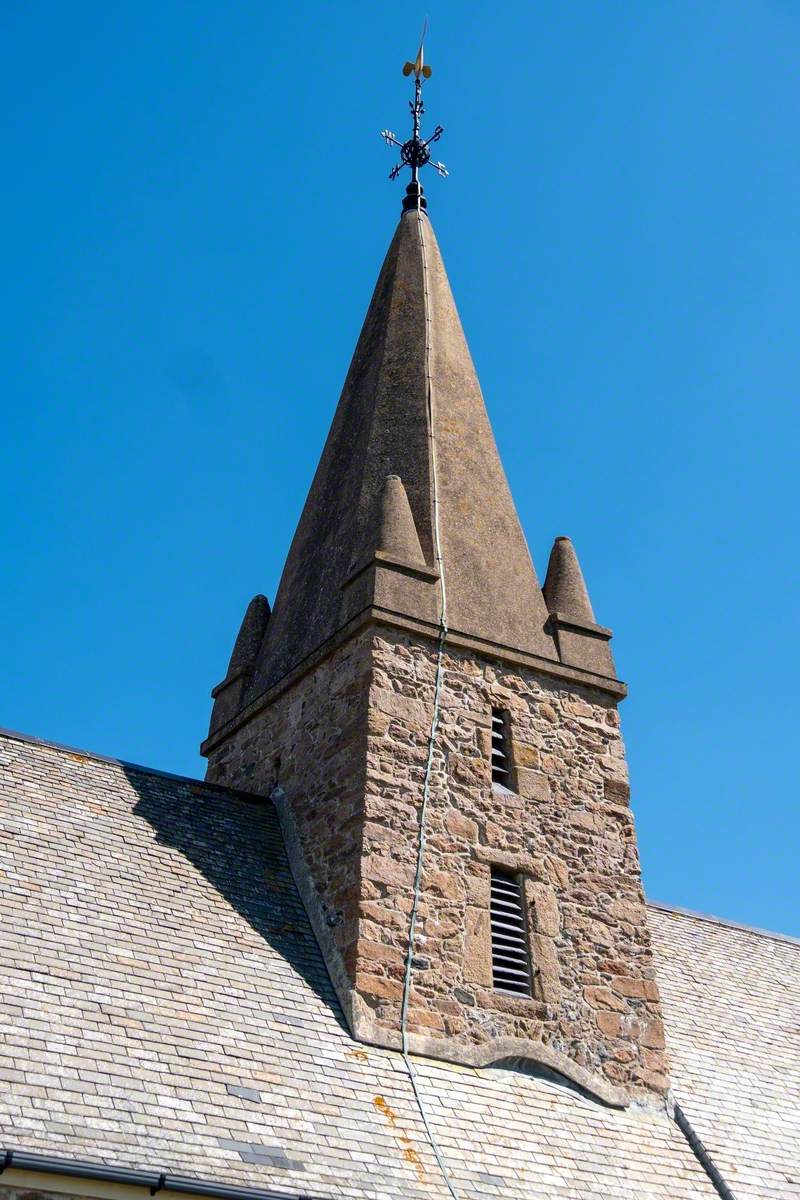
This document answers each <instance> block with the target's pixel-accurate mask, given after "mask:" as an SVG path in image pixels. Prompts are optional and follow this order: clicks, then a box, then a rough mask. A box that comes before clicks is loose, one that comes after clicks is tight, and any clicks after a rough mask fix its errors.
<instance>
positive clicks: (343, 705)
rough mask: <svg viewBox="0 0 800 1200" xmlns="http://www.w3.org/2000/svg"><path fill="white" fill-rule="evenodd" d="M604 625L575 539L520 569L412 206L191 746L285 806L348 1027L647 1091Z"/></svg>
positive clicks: (477, 1062)
mask: <svg viewBox="0 0 800 1200" xmlns="http://www.w3.org/2000/svg"><path fill="white" fill-rule="evenodd" d="M610 637H611V634H610V631H609V630H608V629H605V628H603V627H602V626H600V625H598V624H597V622H596V621H595V617H594V613H593V611H592V606H591V603H590V600H589V596H588V592H587V589H586V586H585V583H584V580H583V577H582V574H581V570H580V566H579V564H578V560H577V557H576V554H575V550H574V549H573V547H572V544H571V542H570V541H569V540H568V539H566V538H558V539H556V542H555V545H554V547H553V552H552V555H551V558H550V564H549V567H548V571H547V577H546V580H545V585H544V588H543V589H542V588H541V587H540V585H539V582H538V580H537V577H536V573H535V571H534V567H533V564H532V562H531V558H530V555H529V553H528V549H527V545H526V542H525V538H524V535H523V532H522V529H521V527H520V523H519V519H518V517H517V513H516V510H515V508H514V503H513V500H512V498H511V494H510V492H509V488H508V484H507V482H506V478H505V474H504V472H503V468H502V465H501V463H500V459H499V456H498V453H497V448H496V446H495V442H494V438H493V436H492V432H491V428H490V426H489V421H488V418H487V414H486V409H485V407H484V403H483V398H482V396H481V391H480V387H479V384H478V380H477V377H476V374H475V370H474V367H473V365H472V361H471V359H470V355H469V351H468V349H467V345H466V342H465V340H464V335H463V332H462V329H461V324H460V321H459V318H458V314H457V312H456V308H455V304H454V302H453V297H452V294H451V291H450V286H449V284H448V280H447V276H446V273H445V269H444V264H443V262H442V258H441V255H440V252H439V248H438V245H437V243H436V238H435V236H434V233H433V230H432V227H431V224H430V221H429V219H428V217H427V215H426V213H425V212H424V211H423V210H422V209H421V207H412V208H410V210H409V211H405V212H404V213H403V215H402V217H401V219H400V223H399V225H398V228H397V231H396V233H395V235H394V238H393V240H392V243H391V245H390V247H389V251H388V253H387V255H386V259H385V262H384V264H383V268H382V270H381V273H380V276H379V278H378V282H377V286H376V288H375V292H374V295H373V298H372V302H371V304H370V307H369V311H368V313H367V316H366V320H365V322H364V326H363V329H362V332H361V336H360V338H359V341H358V345H357V346H356V350H355V354H354V356H353V360H352V363H351V366H350V370H349V373H348V376H347V379H346V381H345V385H344V390H343V392H342V396H341V399H340V401H339V405H338V408H337V410H336V414H335V416H334V419H333V424H332V426H331V430H330V433H329V435H328V439H327V442H326V445H325V448H324V450H323V453H322V458H321V460H320V463H319V466H318V468H317V472H316V475H315V477H314V481H313V483H312V485H311V490H310V492H309V495H308V499H307V501H306V505H305V508H304V510H303V514H302V516H301V519H300V523H299V525H298V528H297V532H296V533H295V536H294V540H293V542H292V545H291V548H290V550H289V555H288V558H287V560H286V565H285V568H284V572H283V577H282V579H281V583H280V587H279V589H278V593H277V596H276V597H275V602H274V607H273V609H272V611H270V608H269V605H268V603H267V601H266V599H265V598H264V597H263V596H257V597H256V598H255V600H253V601H252V602H251V604H250V606H249V608H248V610H247V614H246V615H245V618H244V622H243V624H242V629H241V631H240V633H239V636H238V638H237V640H236V645H235V647H234V651H233V655H232V657H231V663H230V667H229V669H228V673H227V675H226V677H225V679H224V680H223V682H222V683H220V684H219V685H218V686H217V687H216V688H215V689H214V691H213V696H214V701H215V702H214V710H213V715H212V719H211V729H210V732H209V736H208V738H207V740H206V742H205V743H204V745H203V753H204V754H205V755H207V757H208V760H209V765H208V776H207V777H208V779H209V780H211V781H214V782H220V783H224V784H228V785H232V786H235V787H240V788H244V789H247V790H249V791H252V792H259V793H263V794H269V795H271V796H272V797H273V799H274V800H275V802H276V804H277V805H278V808H279V811H280V814H281V819H282V822H283V826H284V832H285V836H286V841H287V845H288V846H289V851H290V854H291V856H292V858H293V867H294V870H295V874H296V876H297V880H298V884H299V886H300V889H301V892H302V894H303V897H304V900H305V902H306V904H307V906H308V909H309V914H310V916H311V919H312V922H313V924H314V927H315V930H316V932H317V935H318V937H319V940H320V943H321V946H322V949H323V953H324V954H325V957H326V961H327V965H328V968H329V970H330V974H331V977H332V979H333V981H334V984H335V986H336V989H337V992H338V994H339V997H340V1000H341V1003H342V1007H343V1009H344V1012H345V1015H346V1018H347V1020H348V1022H349V1025H350V1028H351V1030H352V1033H353V1035H354V1036H355V1037H356V1038H358V1039H359V1040H361V1041H364V1042H368V1043H372V1044H376V1045H382V1046H388V1047H400V1046H401V1045H402V1044H404V1043H405V1045H407V1047H408V1049H409V1050H410V1051H411V1052H416V1053H422V1054H426V1055H430V1056H434V1057H440V1058H445V1059H449V1060H451V1061H455V1062H460V1063H464V1064H470V1065H473V1066H483V1065H488V1064H501V1063H514V1064H515V1065H518V1066H519V1065H522V1064H536V1065H537V1067H538V1068H539V1069H541V1067H544V1068H546V1069H551V1070H555V1071H557V1072H559V1073H560V1074H561V1075H563V1076H566V1077H568V1078H570V1079H571V1080H573V1081H575V1082H576V1083H578V1084H579V1085H581V1086H582V1087H584V1088H585V1089H587V1090H589V1091H590V1092H592V1093H593V1094H594V1095H596V1096H598V1097H600V1098H601V1099H603V1100H605V1101H607V1102H608V1103H612V1104H626V1103H628V1102H629V1100H630V1099H631V1098H632V1097H638V1098H639V1099H642V1098H645V1097H646V1096H647V1095H648V1094H649V1095H650V1096H653V1095H654V1094H660V1093H664V1092H665V1090H666V1088H667V1085H668V1080H667V1068H666V1060H665V1054H664V1041H663V1030H662V1025H661V1020H660V1011H659V997H658V991H657V987H656V983H655V972H654V967H653V960H652V956H651V950H650V944H649V939H648V932H647V925H646V917H645V905H644V898H643V894H642V887H641V881H640V873H639V862H638V853H637V846H636V837H635V833H634V827H633V820H632V817H631V812H630V808H629V804H628V799H629V793H628V783H627V773H626V766H625V757H624V749H623V744H622V738H621V734H620V729H619V718H618V713H617V704H618V702H619V701H620V700H621V699H622V698H623V696H624V695H625V687H624V685H623V684H622V683H620V682H619V681H618V679H617V677H616V673H615V669H614V664H613V660H612V657H611V652H610V647H609V639H610ZM265 886H267V885H266V882H265Z"/></svg>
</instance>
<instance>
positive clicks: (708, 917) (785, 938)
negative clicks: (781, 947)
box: [645, 900, 800, 946]
mask: <svg viewBox="0 0 800 1200" xmlns="http://www.w3.org/2000/svg"><path fill="white" fill-rule="evenodd" d="M645 903H646V904H647V907H648V908H656V909H658V910H659V911H661V912H668V913H675V914H676V915H677V916H680V917H692V918H694V920H696V921H707V922H708V923H709V925H723V926H724V927H725V928H726V929H739V930H741V931H742V932H743V933H755V934H757V935H758V936H759V937H767V938H772V939H773V940H774V941H776V942H788V943H789V945H790V946H800V938H796V937H792V935H791V934H789V933H778V932H777V931H776V930H774V929H760V928H759V927H758V926H757V925H743V924H742V923H741V922H740V921H729V920H728V919H727V918H726V917H715V916H713V915H712V914H710V913H701V912H695V910H694V909H692V908H681V906H680V905H678V904H663V903H662V902H661V901H660V900H647V901H645Z"/></svg>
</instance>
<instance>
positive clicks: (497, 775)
mask: <svg viewBox="0 0 800 1200" xmlns="http://www.w3.org/2000/svg"><path fill="white" fill-rule="evenodd" d="M492 783H499V784H501V785H502V786H503V787H506V788H508V789H509V790H511V788H512V786H513V783H512V778H511V751H510V747H509V738H508V715H507V714H506V713H504V712H503V710H502V708H493V709H492Z"/></svg>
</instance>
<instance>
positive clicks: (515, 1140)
mask: <svg viewBox="0 0 800 1200" xmlns="http://www.w3.org/2000/svg"><path fill="white" fill-rule="evenodd" d="M0 871H2V875H0V880H1V881H2V887H1V888H0V897H1V898H0V904H1V905H2V909H1V910H0V911H2V922H1V933H0V936H1V937H2V962H3V976H4V979H3V983H4V986H3V988H2V998H1V999H0V1037H1V1038H2V1041H1V1042H0V1080H2V1081H3V1082H4V1084H5V1085H6V1086H5V1087H4V1088H3V1089H2V1092H1V1093H0V1135H2V1136H0V1146H2V1147H4V1148H5V1147H11V1148H16V1149H20V1150H27V1151H34V1152H37V1151H38V1152H40V1153H48V1154H51V1155H57V1156H61V1157H67V1158H76V1159H85V1160H92V1161H98V1162H107V1163H114V1164H117V1165H123V1166H130V1167H136V1168H144V1169H153V1168H157V1169H159V1170H165V1171H169V1172H173V1173H176V1174H184V1175H191V1176H198V1177H204V1178H207V1179H208V1178H211V1179H217V1180H220V1181H224V1182H226V1183H233V1184H243V1185H252V1186H257V1187H261V1188H276V1189H280V1190H281V1191H296V1192H304V1193H306V1194H310V1195H313V1196H319V1197H325V1196H330V1197H333V1196H352V1197H359V1198H364V1200H383V1198H384V1197H385V1198H389V1197H400V1196H403V1197H436V1198H438V1197H446V1196H447V1194H448V1193H447V1190H446V1188H445V1186H444V1183H443V1180H442V1176H441V1173H440V1172H439V1170H438V1168H437V1165H436V1163H435V1160H434V1158H433V1155H432V1153H431V1150H430V1148H429V1145H428V1142H427V1138H426V1136H425V1132H424V1129H423V1126H422V1123H421V1120H420V1116H419V1111H418V1109H417V1107H416V1104H415V1101H414V1097H413V1093H412V1090H411V1087H410V1084H409V1080H408V1077H407V1074H406V1071H405V1068H404V1065H403V1061H402V1058H401V1057H400V1056H399V1055H398V1054H396V1053H394V1052H391V1051H383V1050H375V1049H372V1048H370V1047H365V1046H362V1045H359V1044H357V1043H355V1042H354V1041H353V1040H352V1039H351V1038H350V1036H349V1034H348V1032H347V1030H346V1028H345V1026H344V1024H343V1021H342V1017H341V1014H340V1012H339V1009H338V1007H337V1004H336V1000H335V997H334V994H333V990H332V988H331V985H330V982H329V980H328V978H327V975H326V972H325V968H324V965H323V963H322V959H321V956H320V954H319V951H318V949H317V946H316V943H315V940H314V937H313V934H312V932H311V929H310V927H309V925H308V922H307V920H306V916H305V913H304V911H303V908H302V905H301V902H300V900H299V897H298V895H297V892H296V890H295V888H294V885H293V882H292V879H291V875H290V873H289V870H288V866H287V862H286V858H285V855H284V851H283V846H282V842H281V838H280V830H279V826H278V823H277V818H276V815H275V812H274V810H273V808H272V806H271V804H270V803H269V802H268V801H265V800H259V799H257V798H253V797H247V796H245V795H243V794H241V793H237V792H233V791H229V790H227V789H223V788H218V787H214V786H210V785H207V784H201V783H196V782H194V781H192V780H186V779H179V778H176V777H173V776H166V775H163V774H159V773H158V772H152V771H146V770H144V769H142V768H139V767H132V766H128V765H125V764H121V763H117V762H113V761H109V760H104V759H100V758H96V757H93V756H89V755H86V754H82V753H80V752H76V751H70V750H66V749H64V748H60V747H55V746H52V745H48V744H45V743H36V742H34V741H32V740H30V739H22V738H20V737H19V736H17V735H8V736H3V737H2V738H0ZM651 918H652V924H653V933H654V936H655V939H656V945H657V950H658V955H659V964H660V974H661V983H662V987H663V991H664V1000H665V1008H666V1018H667V1026H668V1038H669V1044H670V1047H671V1051H672V1057H673V1064H674V1087H675V1092H676V1095H677V1097H678V1099H679V1101H680V1103H681V1105H682V1107H683V1109H684V1111H685V1112H686V1113H687V1115H688V1116H689V1118H690V1120H691V1121H692V1123H693V1124H694V1125H695V1128H696V1130H697V1132H698V1134H699V1136H700V1137H701V1138H702V1140H703V1142H704V1143H705V1145H706V1146H707V1147H708V1149H709V1150H710V1151H711V1153H712V1156H713V1157H714V1158H715V1160H716V1162H717V1165H718V1167H719V1168H720V1170H721V1171H722V1173H723V1175H724V1176H725V1177H726V1179H727V1181H728V1183H729V1184H730V1186H731V1187H732V1188H733V1190H734V1192H735V1195H736V1197H737V1200H751V1198H752V1200H756V1198H759V1200H763V1198H764V1197H782V1198H783V1197H794V1196H797V1195H800V1184H799V1183H798V1170H797V1166H796V1160H797V1152H796V1147H797V1144H798V1141H800V1115H799V1114H798V1105H797V1095H798V1082H800V1079H799V1077H798V1071H799V1070H800V1057H799V1056H798V1045H797V1038H796V1031H797V1025H798V1018H800V1004H799V1003H798V1001H799V999H800V998H799V997H798V990H797V988H798V984H797V979H798V966H799V965H800V944H798V943H794V942H791V941H790V940H788V939H784V940H781V939H777V938H774V937H772V936H770V935H765V934H759V933H754V932H752V931H748V930H742V929H738V928H734V927H730V926H726V925H723V924H720V923H718V922H713V921H711V920H707V919H704V918H699V917H696V916H691V915H683V914H678V913H676V912H674V911H669V910H663V909H659V908H653V909H652V910H651ZM418 1073H419V1086H420V1090H421V1093H422V1095H423V1098H424V1102H425V1105H426V1108H427V1110H428V1112H429V1116H430V1121H431V1125H432V1127H433V1129H434V1132H435V1134H436V1136H437V1138H438V1140H439V1142H440V1144H441V1147H442V1150H443V1153H444V1155H445V1157H446V1160H447V1163H448V1165H449V1168H450V1171H451V1173H452V1177H453V1181H454V1183H455V1186H456V1187H457V1189H458V1191H459V1194H460V1195H462V1196H464V1197H477V1196H484V1197H485V1196H501V1195H502V1196H503V1197H510V1198H511V1200H517V1198H519V1200H523V1198H525V1200H539V1198H542V1200H544V1198H545V1197H547V1200H633V1198H634V1197H635V1198H636V1200H643V1198H653V1200H656V1198H664V1200H666V1198H667V1197H668V1198H669V1200H688V1198H690V1197H691V1198H693V1200H694V1198H704V1197H706V1198H708V1197H714V1196H715V1195H716V1193H715V1191H714V1189H713V1187H712V1185H711V1183H710V1182H709V1179H708V1177H707V1176H706V1174H705V1173H704V1171H703V1169H702V1168H701V1166H700V1164H699V1163H698V1161H697V1159H696V1158H695V1156H694V1154H693V1153H692V1151H691V1149H690V1147H689V1145H688V1144H687V1141H686V1140H685V1138H684V1136H683V1134H682V1133H681V1132H680V1131H679V1129H678V1128H677V1126H676V1125H675V1123H674V1122H673V1121H672V1120H671V1119H670V1118H669V1116H668V1115H667V1114H666V1113H663V1112H654V1111H636V1110H626V1111H619V1110H615V1109H610V1108H606V1107H604V1106H603V1105H601V1104H599V1103H597V1102H596V1101H594V1100H591V1099H588V1098H586V1097H584V1096H583V1095H581V1094H579V1093H578V1092H576V1091H574V1090H572V1089H571V1088H570V1087H568V1086H565V1085H563V1084H561V1083H559V1082H557V1081H555V1080H551V1079H547V1078H542V1077H538V1076H536V1075H533V1074H525V1073H522V1072H521V1071H512V1070H507V1069H488V1070H487V1069H484V1070H472V1069H466V1068H460V1067H456V1066H452V1065H449V1064H444V1063H434V1062H430V1061H425V1060H421V1061H418ZM793 1161H794V1165H793Z"/></svg>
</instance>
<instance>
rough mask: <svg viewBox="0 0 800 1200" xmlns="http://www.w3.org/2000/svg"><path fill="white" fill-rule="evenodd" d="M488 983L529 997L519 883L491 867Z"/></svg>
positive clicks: (526, 945) (527, 954) (525, 929)
mask: <svg viewBox="0 0 800 1200" xmlns="http://www.w3.org/2000/svg"><path fill="white" fill-rule="evenodd" d="M491 929H492V982H493V984H494V987H496V988H497V989H498V990H499V991H503V992H514V993H515V994H516V995H518V996H530V995H531V960H530V951H529V949H528V929H527V923H526V921H525V906H524V903H523V893H522V882H521V880H519V879H518V878H517V877H516V876H514V875H508V874H506V872H504V871H499V870H496V869H495V868H494V867H492V881H491Z"/></svg>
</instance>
